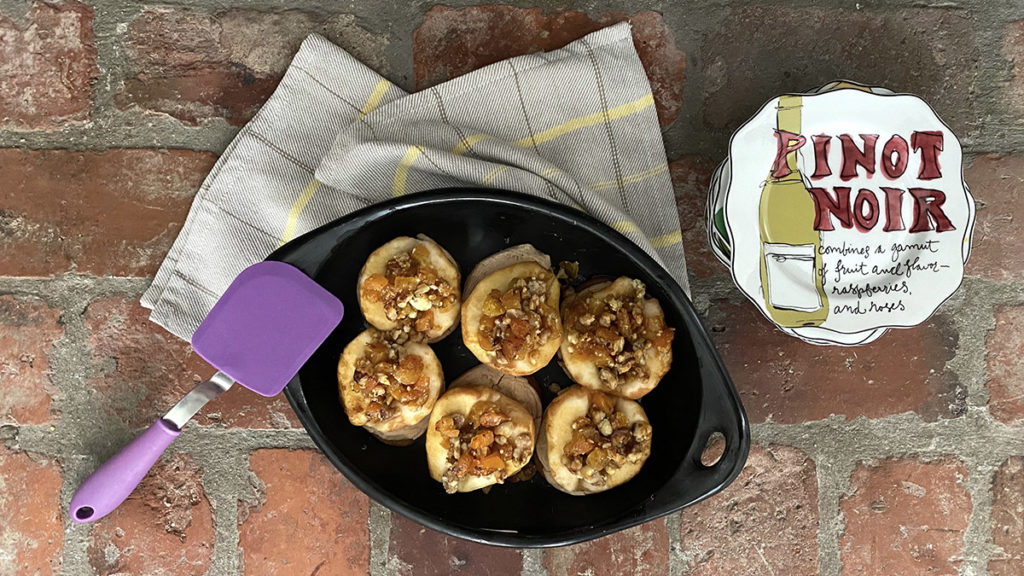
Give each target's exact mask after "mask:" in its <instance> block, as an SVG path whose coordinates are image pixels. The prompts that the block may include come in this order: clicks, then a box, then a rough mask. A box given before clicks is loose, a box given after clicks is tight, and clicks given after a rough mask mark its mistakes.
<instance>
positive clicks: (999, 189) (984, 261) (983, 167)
mask: <svg viewBox="0 0 1024 576" xmlns="http://www.w3.org/2000/svg"><path fill="white" fill-rule="evenodd" d="M964 179H965V180H966V181H967V185H968V186H970V188H971V194H972V195H974V199H975V200H976V202H977V206H978V214H977V219H976V220H975V224H974V242H973V243H972V245H971V258H970V259H969V260H968V261H967V274H969V275H971V276H981V277H983V278H989V279H992V280H998V281H1000V282H1013V281H1020V280H1024V229H1022V228H1021V226H1020V222H1024V156H994V155H993V156H979V157H977V158H975V159H974V160H973V161H972V162H971V163H970V165H968V166H967V168H966V170H965V171H964Z"/></svg>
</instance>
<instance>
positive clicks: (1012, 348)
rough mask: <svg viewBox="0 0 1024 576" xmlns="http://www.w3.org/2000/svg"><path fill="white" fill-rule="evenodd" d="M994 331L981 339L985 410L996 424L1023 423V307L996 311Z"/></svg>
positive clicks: (1000, 308) (1010, 307)
mask: <svg viewBox="0 0 1024 576" xmlns="http://www.w3.org/2000/svg"><path fill="white" fill-rule="evenodd" d="M995 317H996V327H995V329H994V330H992V331H991V332H989V333H988V336H987V337H986V338H985V364H986V378H987V382H986V386H987V387H988V394H989V397H988V409H989V412H991V413H992V416H993V417H995V419H996V420H999V421H1001V422H1005V423H1007V424H1021V423H1024V365H1022V364H1021V361H1020V355H1021V350H1024V306H1002V307H999V308H997V309H996V311H995Z"/></svg>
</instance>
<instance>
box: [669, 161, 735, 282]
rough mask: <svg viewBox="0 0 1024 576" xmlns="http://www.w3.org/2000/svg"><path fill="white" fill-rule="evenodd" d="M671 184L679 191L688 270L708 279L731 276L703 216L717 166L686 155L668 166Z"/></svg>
mask: <svg viewBox="0 0 1024 576" xmlns="http://www.w3.org/2000/svg"><path fill="white" fill-rule="evenodd" d="M668 167H669V172H670V173H671V175H672V185H673V187H674V188H675V192H676V209H677V210H678V211H679V225H680V226H681V227H682V231H683V246H684V247H685V248H686V269H687V271H688V272H689V273H690V276H691V277H694V278H707V277H709V276H715V275H716V274H725V275H727V274H728V273H729V269H728V268H727V267H726V266H724V265H723V264H722V263H721V262H719V261H718V258H716V257H715V255H714V253H712V252H711V246H710V245H708V228H707V225H706V220H705V218H704V213H705V211H706V207H707V202H708V186H710V184H711V175H712V174H713V173H714V171H715V167H716V164H715V163H714V161H712V160H711V159H709V158H704V157H701V156H684V157H682V158H680V159H679V160H676V161H675V162H672V163H671V164H669V166H668Z"/></svg>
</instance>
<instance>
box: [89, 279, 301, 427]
mask: <svg viewBox="0 0 1024 576" xmlns="http://www.w3.org/2000/svg"><path fill="white" fill-rule="evenodd" d="M148 314H149V311H148V310H146V309H145V308H143V307H142V306H140V305H139V304H138V302H136V301H135V299H134V298H128V297H118V296H112V297H107V298H101V299H99V300H96V301H94V302H92V303H91V304H90V305H89V307H88V308H87V309H86V311H85V325H86V327H87V328H88V330H89V346H90V350H91V351H92V356H93V362H94V364H95V366H96V369H97V371H98V372H97V374H96V375H95V377H94V378H91V379H90V380H89V381H88V386H90V387H91V388H92V389H93V390H95V391H96V392H97V394H96V400H97V402H98V403H99V404H100V406H101V407H102V408H103V409H104V410H106V411H107V412H108V413H111V414H114V415H116V416H117V417H119V418H121V419H122V420H124V421H125V422H126V423H128V424H129V425H130V426H133V427H141V426H148V425H149V424H151V423H152V422H153V421H155V420H156V419H157V418H159V417H160V416H162V415H163V414H164V413H165V412H167V411H168V410H169V409H170V408H171V407H172V406H174V404H176V403H177V402H178V400H180V399H181V397H182V396H184V395H185V394H186V393H188V391H189V390H191V389H192V387H193V386H195V385H196V384H198V383H199V382H202V381H203V380H205V379H206V378H209V377H210V376H211V375H213V373H214V372H215V370H214V369H213V368H211V367H210V365H209V364H207V363H206V362H205V361H204V360H203V359H202V358H200V357H199V355H198V354H196V353H195V352H193V351H192V348H191V346H189V344H188V343H187V342H185V341H183V340H179V339H178V338H177V337H175V336H174V335H172V334H170V333H169V332H167V331H165V330H164V329H163V328H161V327H159V326H157V325H156V324H154V323H152V322H150V321H149V320H148ZM195 421H196V422H197V423H198V424H201V425H209V424H222V425H226V426H242V427H247V428H288V427H292V426H298V425H299V423H298V421H297V420H296V418H295V413H294V412H293V411H292V409H291V407H290V406H288V401H287V400H286V399H285V398H284V396H281V395H278V396H276V397H274V398H265V397H263V396H260V395H259V394H256V393H253V392H250V391H249V390H246V389H244V388H243V387H242V386H237V385H236V386H234V387H232V389H231V390H228V391H227V392H225V393H224V394H223V395H221V396H219V397H218V398H216V399H214V400H212V401H211V402H210V403H209V404H207V405H206V406H205V407H204V408H203V410H202V412H200V413H199V414H198V415H197V416H196V418H195Z"/></svg>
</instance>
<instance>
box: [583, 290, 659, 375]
mask: <svg viewBox="0 0 1024 576" xmlns="http://www.w3.org/2000/svg"><path fill="white" fill-rule="evenodd" d="M632 287H633V291H632V294H631V295H630V296H629V298H628V299H625V300H623V299H622V298H620V297H617V296H606V297H604V298H601V297H600V296H598V295H593V294H592V295H590V296H587V297H585V298H578V299H577V300H576V301H574V302H573V303H572V304H571V305H570V306H568V307H567V308H566V311H565V330H566V339H567V340H568V342H569V343H570V344H572V347H573V349H572V352H574V353H575V354H577V355H579V356H580V357H581V358H582V359H584V360H590V361H592V362H593V363H594V364H595V365H596V366H597V369H598V378H599V379H600V381H601V383H602V384H604V386H605V387H606V388H607V389H609V390H615V389H616V388H618V387H619V386H620V385H622V384H623V383H625V382H627V381H629V380H633V379H643V378H647V376H648V374H649V372H648V369H647V355H646V353H647V351H648V350H650V348H651V347H652V346H653V347H655V348H656V349H657V350H665V349H667V348H668V347H669V346H670V345H671V343H672V338H673V336H674V334H675V332H674V330H673V329H672V328H669V327H667V326H665V322H664V319H663V318H661V317H646V316H645V315H644V296H645V294H646V287H645V286H644V285H643V283H642V282H640V281H639V280H633V281H632Z"/></svg>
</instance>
